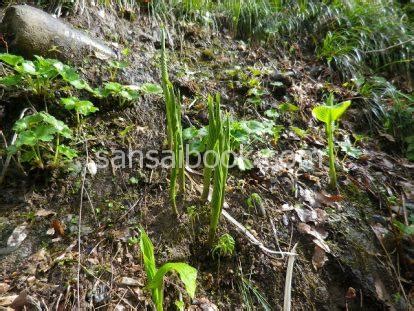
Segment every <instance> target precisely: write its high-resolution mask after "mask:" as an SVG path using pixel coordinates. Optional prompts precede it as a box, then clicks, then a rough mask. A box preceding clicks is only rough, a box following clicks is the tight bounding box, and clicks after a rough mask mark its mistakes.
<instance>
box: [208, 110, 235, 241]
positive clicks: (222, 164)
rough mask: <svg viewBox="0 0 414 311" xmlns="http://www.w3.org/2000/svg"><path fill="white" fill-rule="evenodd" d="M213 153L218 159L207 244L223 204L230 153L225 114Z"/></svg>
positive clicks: (228, 130) (210, 239)
mask: <svg viewBox="0 0 414 311" xmlns="http://www.w3.org/2000/svg"><path fill="white" fill-rule="evenodd" d="M214 151H215V154H216V155H217V157H218V159H219V161H218V162H219V163H218V165H216V167H215V169H214V177H213V194H212V197H211V214H210V231H209V244H210V245H213V243H214V240H215V237H216V232H217V227H218V223H219V221H220V216H221V211H222V209H223V204H224V196H225V190H226V182H227V173H228V164H229V154H230V119H229V117H228V116H227V118H226V121H225V126H223V125H222V127H221V130H220V133H219V136H218V140H217V142H216V145H215V147H214Z"/></svg>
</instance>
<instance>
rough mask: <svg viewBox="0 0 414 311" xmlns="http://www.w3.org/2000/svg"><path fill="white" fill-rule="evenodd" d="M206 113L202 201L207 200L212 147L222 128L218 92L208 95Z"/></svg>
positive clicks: (212, 161) (212, 158)
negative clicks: (205, 155)
mask: <svg viewBox="0 0 414 311" xmlns="http://www.w3.org/2000/svg"><path fill="white" fill-rule="evenodd" d="M208 115H209V125H208V134H207V146H206V152H207V157H206V163H205V166H204V171H203V192H202V194H201V201H202V202H205V201H207V198H208V194H209V191H210V183H211V176H212V173H213V165H214V161H215V153H214V147H215V145H216V142H217V140H218V138H219V134H220V130H222V124H221V122H222V120H221V113H220V95H219V94H217V95H216V97H215V98H214V99H213V97H211V96H209V97H208Z"/></svg>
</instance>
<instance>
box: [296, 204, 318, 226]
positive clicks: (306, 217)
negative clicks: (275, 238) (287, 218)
mask: <svg viewBox="0 0 414 311" xmlns="http://www.w3.org/2000/svg"><path fill="white" fill-rule="evenodd" d="M295 212H296V214H297V215H298V217H299V219H300V221H301V222H305V223H306V222H316V220H317V219H318V214H317V213H316V211H315V210H308V209H304V208H301V207H295Z"/></svg>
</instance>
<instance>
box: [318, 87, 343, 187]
mask: <svg viewBox="0 0 414 311" xmlns="http://www.w3.org/2000/svg"><path fill="white" fill-rule="evenodd" d="M350 105H351V101H349V100H348V101H345V102H342V103H339V104H334V96H333V94H332V93H331V94H330V95H329V97H328V99H327V100H326V103H325V105H320V106H317V107H315V108H313V110H312V115H313V116H314V117H315V118H316V119H318V120H319V121H322V122H324V123H325V129H326V135H327V139H328V153H329V177H330V185H331V187H334V188H336V185H337V177H336V169H335V151H334V132H335V127H336V125H335V122H336V121H338V120H339V118H340V117H341V116H342V115H343V114H344V113H345V111H346V110H347V109H348V107H349V106H350Z"/></svg>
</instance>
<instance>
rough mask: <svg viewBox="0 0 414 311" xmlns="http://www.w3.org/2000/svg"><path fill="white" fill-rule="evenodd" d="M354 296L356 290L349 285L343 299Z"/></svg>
mask: <svg viewBox="0 0 414 311" xmlns="http://www.w3.org/2000/svg"><path fill="white" fill-rule="evenodd" d="M355 298H356V290H355V288H353V287H349V288H348V290H347V291H346V295H345V299H347V300H353V299H355Z"/></svg>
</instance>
